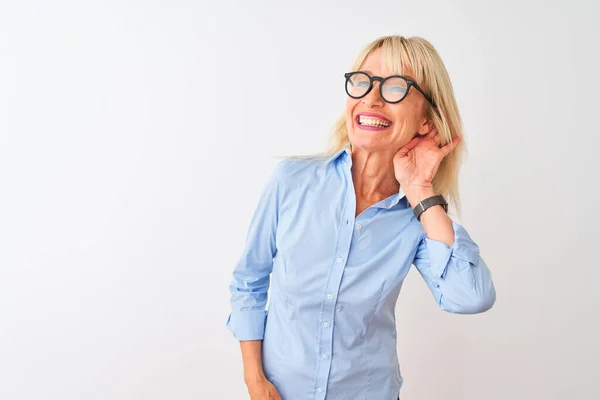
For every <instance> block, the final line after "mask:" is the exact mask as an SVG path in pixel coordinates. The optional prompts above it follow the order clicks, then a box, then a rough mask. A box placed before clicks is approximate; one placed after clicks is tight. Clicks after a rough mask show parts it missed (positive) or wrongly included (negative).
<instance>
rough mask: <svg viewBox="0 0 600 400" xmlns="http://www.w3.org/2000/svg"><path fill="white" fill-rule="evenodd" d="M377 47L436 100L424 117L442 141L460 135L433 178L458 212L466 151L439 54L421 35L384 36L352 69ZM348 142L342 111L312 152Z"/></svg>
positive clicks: (437, 189) (395, 68) (393, 70)
mask: <svg viewBox="0 0 600 400" xmlns="http://www.w3.org/2000/svg"><path fill="white" fill-rule="evenodd" d="M377 49H381V56H382V59H383V60H384V62H385V65H386V67H387V69H389V70H390V72H391V73H392V74H397V75H407V74H410V75H412V77H413V78H414V79H415V80H416V81H417V82H418V83H419V86H421V88H422V89H423V91H425V93H427V94H429V96H430V97H431V98H432V99H433V101H434V102H435V103H436V105H437V108H433V106H431V104H430V103H429V102H427V110H426V118H427V119H428V120H431V121H433V126H434V127H435V128H437V131H438V134H439V135H440V138H441V141H442V144H443V145H445V144H447V143H450V142H451V141H452V139H453V138H455V137H460V138H461V141H460V143H459V144H458V145H457V146H456V148H454V150H452V152H450V154H449V155H447V156H446V157H444V159H443V160H442V162H441V164H440V167H439V169H438V171H437V173H436V175H435V178H434V180H433V187H434V190H435V192H436V193H439V194H442V195H444V197H445V198H446V199H447V200H448V203H449V206H450V207H451V208H452V209H453V210H454V211H455V212H456V214H460V198H459V194H458V172H459V169H460V165H461V163H462V159H463V157H464V156H465V155H466V147H465V145H464V137H463V129H462V121H461V118H460V114H459V111H458V105H457V103H456V98H455V96H454V89H453V88H452V84H451V82H450V77H449V75H448V71H447V70H446V67H445V66H444V63H443V62H442V59H441V57H440V55H439V54H438V52H437V51H436V50H435V48H434V47H433V45H432V44H431V43H429V42H428V41H427V40H425V39H423V38H420V37H410V38H405V37H404V36H399V35H393V36H383V37H380V38H378V39H376V40H374V41H372V42H371V43H369V44H368V45H366V46H365V47H364V48H363V50H362V51H361V52H360V54H359V55H358V57H357V58H356V60H355V61H354V64H352V67H351V71H358V70H359V69H360V68H361V66H362V64H363V63H364V61H365V60H366V59H367V57H368V56H369V55H370V54H371V53H373V52H374V51H375V50H377ZM348 142H349V140H348V129H347V127H346V115H345V112H343V113H342V115H341V116H340V117H339V118H338V119H337V121H336V122H335V124H334V125H333V127H332V129H331V133H330V135H329V140H328V144H327V147H326V150H325V151H324V152H321V153H318V154H316V155H313V156H325V157H328V156H332V155H334V154H335V153H337V152H339V151H341V150H342V149H343V148H344V147H345V146H346V145H347V144H348ZM308 157H309V158H310V157H312V156H308ZM292 158H296V157H292Z"/></svg>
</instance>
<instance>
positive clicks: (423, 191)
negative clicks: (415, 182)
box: [403, 186, 436, 208]
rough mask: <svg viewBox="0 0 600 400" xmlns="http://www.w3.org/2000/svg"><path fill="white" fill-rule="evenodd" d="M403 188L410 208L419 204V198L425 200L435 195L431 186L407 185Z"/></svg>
mask: <svg viewBox="0 0 600 400" xmlns="http://www.w3.org/2000/svg"><path fill="white" fill-rule="evenodd" d="M403 189H404V194H405V195H406V199H407V200H408V202H409V203H410V205H411V207H412V208H415V206H416V205H417V204H419V202H420V201H421V200H425V199H427V198H429V197H432V196H435V195H436V193H435V190H433V186H407V187H405V188H403Z"/></svg>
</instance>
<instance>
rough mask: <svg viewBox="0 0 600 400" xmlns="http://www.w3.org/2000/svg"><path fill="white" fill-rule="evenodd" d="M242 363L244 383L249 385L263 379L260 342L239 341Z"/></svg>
mask: <svg viewBox="0 0 600 400" xmlns="http://www.w3.org/2000/svg"><path fill="white" fill-rule="evenodd" d="M240 349H241V351H242V363H243V364H244V381H245V382H246V384H250V383H253V382H256V381H260V380H262V379H264V378H265V373H264V370H263V364H262V340H242V341H240Z"/></svg>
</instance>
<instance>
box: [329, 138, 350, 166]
mask: <svg viewBox="0 0 600 400" xmlns="http://www.w3.org/2000/svg"><path fill="white" fill-rule="evenodd" d="M351 154H352V152H351V151H350V142H347V143H346V144H345V145H344V147H343V148H342V149H341V150H338V151H337V152H335V154H333V155H332V156H331V157H330V158H329V160H327V164H329V163H331V162H333V161H335V160H337V159H338V158H341V159H343V160H347V161H349V162H350V164H352V157H350V155H351Z"/></svg>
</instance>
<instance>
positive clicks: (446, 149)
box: [441, 136, 460, 157]
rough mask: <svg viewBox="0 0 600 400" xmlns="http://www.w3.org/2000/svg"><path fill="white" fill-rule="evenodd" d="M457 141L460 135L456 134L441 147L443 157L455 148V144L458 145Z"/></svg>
mask: <svg viewBox="0 0 600 400" xmlns="http://www.w3.org/2000/svg"><path fill="white" fill-rule="evenodd" d="M458 143H460V137H458V136H457V137H455V138H454V139H452V141H451V142H450V143H448V144H447V145H445V146H443V147H442V148H441V150H442V154H443V155H444V157H446V156H447V155H448V154H450V153H451V152H452V150H454V149H455V148H456V146H458Z"/></svg>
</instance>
